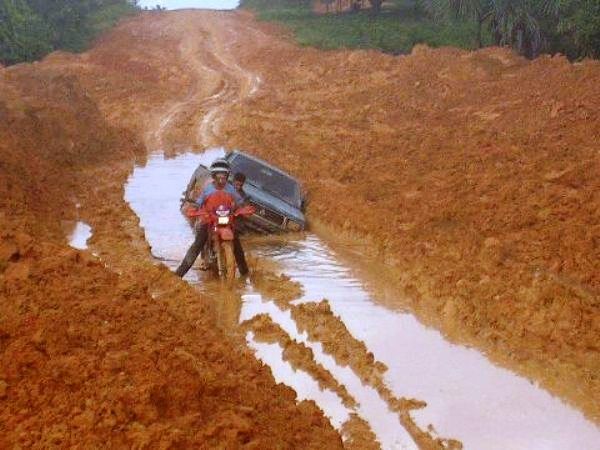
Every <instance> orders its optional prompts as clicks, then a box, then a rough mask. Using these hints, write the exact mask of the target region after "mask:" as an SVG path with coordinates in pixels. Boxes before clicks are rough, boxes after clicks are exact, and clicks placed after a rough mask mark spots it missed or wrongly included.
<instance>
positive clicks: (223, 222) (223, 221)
mask: <svg viewBox="0 0 600 450" xmlns="http://www.w3.org/2000/svg"><path fill="white" fill-rule="evenodd" d="M217 223H218V224H219V225H229V216H226V217H218V218H217Z"/></svg>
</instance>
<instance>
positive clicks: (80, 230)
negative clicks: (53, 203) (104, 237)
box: [68, 221, 92, 250]
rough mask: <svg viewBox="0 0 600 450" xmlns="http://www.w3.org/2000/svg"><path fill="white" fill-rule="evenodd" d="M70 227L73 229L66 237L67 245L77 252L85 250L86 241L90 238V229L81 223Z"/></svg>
mask: <svg viewBox="0 0 600 450" xmlns="http://www.w3.org/2000/svg"><path fill="white" fill-rule="evenodd" d="M71 226H72V227H73V228H72V231H71V232H70V233H69V235H68V236H69V237H68V239H69V245H70V246H71V247H73V248H76V249H79V250H85V249H87V241H88V239H89V238H91V237H92V228H91V227H90V226H89V225H88V224H87V223H85V222H81V221H79V222H76V223H74V224H73V225H71ZM69 228H70V227H69Z"/></svg>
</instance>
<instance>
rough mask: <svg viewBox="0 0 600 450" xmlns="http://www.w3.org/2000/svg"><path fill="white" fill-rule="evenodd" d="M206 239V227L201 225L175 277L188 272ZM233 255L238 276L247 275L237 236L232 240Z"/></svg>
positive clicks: (242, 252)
mask: <svg viewBox="0 0 600 450" xmlns="http://www.w3.org/2000/svg"><path fill="white" fill-rule="evenodd" d="M207 239H208V226H206V225H202V226H200V227H198V229H197V230H196V238H195V239H194V242H193V243H192V245H191V246H190V248H189V249H188V251H187V253H186V254H185V256H184V258H183V261H181V264H180V265H179V267H178V268H177V270H176V271H175V273H176V274H177V275H179V276H180V277H183V276H184V275H185V274H186V273H187V272H188V270H190V267H192V265H193V264H194V261H196V258H198V255H199V254H200V252H201V251H202V249H203V248H204V244H206V240H207ZM233 254H234V255H235V262H236V264H237V266H238V270H239V271H240V274H241V275H246V274H247V273H248V264H247V263H246V257H245V256H244V249H243V248H242V243H241V242H240V239H239V237H238V236H237V234H236V235H235V236H234V238H233Z"/></svg>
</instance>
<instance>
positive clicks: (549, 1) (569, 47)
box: [420, 0, 600, 59]
mask: <svg viewBox="0 0 600 450" xmlns="http://www.w3.org/2000/svg"><path fill="white" fill-rule="evenodd" d="M420 1H422V2H423V5H424V7H425V9H426V10H427V12H429V13H430V14H431V15H432V16H433V17H435V18H436V19H438V20H444V19H445V18H448V17H451V16H454V17H460V18H463V19H465V20H473V21H475V22H476V23H477V29H478V33H477V46H478V47H482V46H483V44H484V40H483V34H484V33H487V34H488V36H489V38H490V39H491V44H493V45H503V46H505V45H508V46H511V47H513V48H514V49H515V50H517V51H518V52H519V53H521V54H523V55H525V56H527V57H535V56H537V55H539V54H540V53H541V52H549V53H557V52H558V53H563V54H565V55H567V56H568V57H569V58H571V59H578V58H583V57H592V58H600V0H420Z"/></svg>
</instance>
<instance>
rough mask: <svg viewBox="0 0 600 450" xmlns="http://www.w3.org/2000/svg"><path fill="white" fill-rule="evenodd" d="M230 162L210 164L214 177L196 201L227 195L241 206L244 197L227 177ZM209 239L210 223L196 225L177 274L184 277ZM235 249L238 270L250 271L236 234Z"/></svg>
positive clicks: (201, 202) (202, 202)
mask: <svg viewBox="0 0 600 450" xmlns="http://www.w3.org/2000/svg"><path fill="white" fill-rule="evenodd" d="M229 172H230V168H229V163H228V162H227V161H226V160H224V159H217V160H215V161H213V163H212V164H211V166H210V173H211V176H212V178H213V181H212V183H209V184H208V185H207V186H205V187H204V190H203V191H202V193H201V194H200V196H199V197H198V199H197V200H196V203H197V204H198V205H199V206H200V207H202V206H204V205H205V204H206V202H207V201H209V200H210V199H211V198H212V197H220V196H227V197H228V198H229V199H231V201H232V203H233V205H234V206H237V207H239V206H241V205H242V204H243V203H244V200H243V199H242V197H241V196H240V195H239V194H238V193H237V191H236V190H235V188H234V187H233V186H232V185H231V184H230V183H228V181H227V178H228V177H229ZM207 239H208V225H207V224H205V223H200V224H197V225H196V238H195V239H194V242H193V243H192V245H191V246H190V248H189V249H188V251H187V253H186V254H185V257H184V258H183V261H181V264H180V265H179V267H178V268H177V270H176V271H175V273H176V274H177V275H179V276H180V277H182V278H183V276H184V275H185V274H186V273H187V271H188V270H190V267H192V265H193V264H194V261H196V258H197V257H198V255H199V254H200V252H201V251H202V249H203V248H204V244H205V243H206V240H207ZM233 249H234V254H235V259H236V263H237V266H238V270H239V271H240V274H241V275H246V274H247V273H248V265H247V264H246V258H245V257H244V250H243V248H242V244H241V243H240V240H239V237H238V236H237V233H236V235H235V236H234V239H233Z"/></svg>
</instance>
